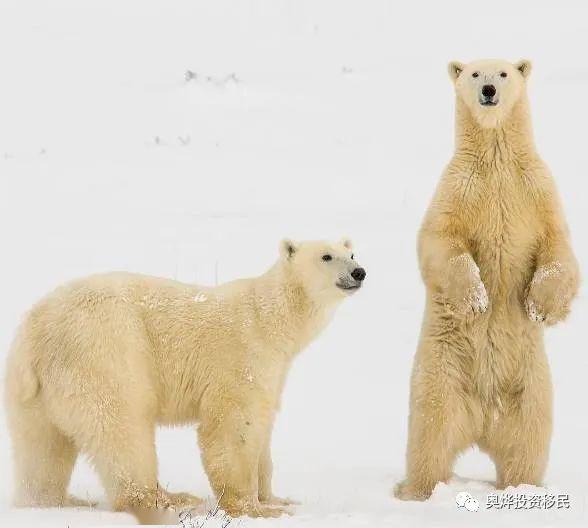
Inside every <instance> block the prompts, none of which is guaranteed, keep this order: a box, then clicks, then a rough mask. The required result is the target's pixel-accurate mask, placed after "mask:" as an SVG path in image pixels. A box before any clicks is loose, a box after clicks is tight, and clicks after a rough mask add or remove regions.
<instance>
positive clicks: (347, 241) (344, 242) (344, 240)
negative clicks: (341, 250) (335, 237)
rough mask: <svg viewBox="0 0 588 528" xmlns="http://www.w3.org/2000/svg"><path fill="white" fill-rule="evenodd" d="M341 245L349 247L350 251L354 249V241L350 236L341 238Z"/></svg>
mask: <svg viewBox="0 0 588 528" xmlns="http://www.w3.org/2000/svg"><path fill="white" fill-rule="evenodd" d="M341 245H342V246H343V247H345V248H347V249H349V250H350V251H351V250H352V249H353V242H351V239H350V238H347V237H345V238H342V239H341Z"/></svg>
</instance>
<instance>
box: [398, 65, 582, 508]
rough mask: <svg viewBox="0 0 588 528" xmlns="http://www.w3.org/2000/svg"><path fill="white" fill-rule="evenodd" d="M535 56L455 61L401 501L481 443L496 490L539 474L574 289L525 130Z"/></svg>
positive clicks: (553, 196)
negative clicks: (546, 342) (547, 347)
mask: <svg viewBox="0 0 588 528" xmlns="http://www.w3.org/2000/svg"><path fill="white" fill-rule="evenodd" d="M530 71H531V64H530V62H529V61H526V60H523V61H521V62H518V63H516V64H511V63H509V62H506V61H502V60H483V61H477V62H472V63H470V64H461V63H459V62H452V63H451V64H450V65H449V72H450V75H451V78H452V79H453V81H454V83H455V91H456V146H455V153H454V155H453V158H452V159H451V161H450V163H449V166H448V167H447V169H446V170H445V173H444V174H443V177H442V178H441V181H440V183H439V185H438V188H437V190H436V193H435V195H434V197H433V200H432V203H431V204H430V206H429V209H428V211H427V213H426V215H425V218H424V222H423V224H422V227H421V230H420V234H419V240H418V254H419V264H420V269H421V274H422V278H423V281H424V283H425V286H426V292H427V295H426V308H425V315H424V321H423V326H422V330H421V337H420V343H419V346H418V350H417V352H416V357H415V362H414V367H413V372H412V378H411V395H410V416H409V433H408V447H407V477H406V479H405V480H404V481H403V482H401V483H399V484H398V485H397V486H396V488H395V495H396V497H398V498H400V499H407V500H412V499H416V500H423V499H426V498H428V497H429V496H430V494H431V493H432V491H433V488H434V487H435V485H436V483H437V482H439V481H446V480H447V479H448V478H449V477H450V476H451V471H452V465H453V462H454V460H455V458H456V456H457V455H458V454H459V453H460V452H462V451H464V450H465V449H466V448H467V447H468V446H470V445H472V444H477V445H478V446H479V447H480V449H481V450H483V451H484V452H486V453H488V454H489V455H490V457H491V458H492V459H493V461H494V463H495V465H496V474H497V487H499V488H504V487H506V486H510V485H512V486H516V485H517V484H521V483H528V484H535V485H538V484H540V483H541V480H542V477H543V474H544V471H545V467H546V464H547V457H548V449H549V442H550V437H551V421H552V418H551V412H552V407H551V406H552V402H551V400H552V396H551V381H550V374H549V367H548V363H547V358H546V355H545V352H544V348H543V327H544V325H551V324H554V323H556V322H558V321H561V320H562V319H564V317H565V316H566V315H567V313H568V311H569V306H570V301H571V300H572V298H573V297H574V296H575V294H576V292H577V290H578V285H579V274H578V266H577V263H576V259H575V257H574V254H573V252H572V249H571V247H570V241H569V237H568V230H567V227H566V223H565V220H564V216H563V213H562V210H561V207H560V203H559V199H558V196H557V192H556V188H555V184H554V181H553V179H552V177H551V174H550V173H549V170H548V168H547V167H546V165H545V164H544V162H543V161H542V160H541V158H540V157H539V155H538V154H537V151H536V150H535V145H534V143H533V136H532V132H531V121H530V118H529V104H528V100H527V94H526V84H527V78H528V76H529V73H530Z"/></svg>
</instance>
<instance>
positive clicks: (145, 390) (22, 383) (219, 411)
mask: <svg viewBox="0 0 588 528" xmlns="http://www.w3.org/2000/svg"><path fill="white" fill-rule="evenodd" d="M364 278H365V271H364V269H363V268H361V267H360V266H359V265H358V264H357V262H356V261H355V260H354V256H353V253H352V247H351V243H350V242H349V241H348V240H343V241H341V242H338V243H327V242H316V241H313V242H301V243H295V242H292V241H288V240H286V241H284V242H282V244H281V256H280V258H279V260H278V261H277V262H276V264H275V265H274V266H273V267H272V268H271V269H270V270H269V271H267V272H266V273H265V274H263V275H261V276H260V277H257V278H252V279H243V280H237V281H234V282H230V283H227V284H224V285H221V286H218V287H213V288H203V287H198V286H194V285H188V284H182V283H179V282H175V281H172V280H165V279H159V278H154V277H146V276H142V275H134V274H128V273H112V274H106V275H97V276H93V277H89V278H86V279H82V280H77V281H75V282H72V283H70V284H67V285H65V286H63V287H61V288H58V289H57V290H55V291H54V292H53V293H51V294H50V295H48V296H47V297H46V298H45V299H43V300H42V301H40V302H39V303H38V304H37V305H36V306H35V307H33V309H32V310H31V311H30V313H29V314H28V315H27V317H26V319H25V321H24V323H23V325H22V327H21V328H20V331H19V333H18V335H17V337H16V340H15V343H14V345H13V348H12V350H11V353H10V356H9V362H8V368H7V394H6V397H7V406H8V422H9V427H10V433H11V436H12V441H13V448H14V465H15V478H16V482H15V493H16V497H15V500H16V504H17V505H25V506H64V505H65V506H67V505H82V504H84V501H80V500H79V499H76V498H74V497H70V496H68V495H67V485H68V482H69V479H70V475H71V471H72V468H73V465H74V462H75V460H76V458H77V456H78V453H79V452H83V453H85V454H87V455H88V456H89V457H90V459H91V461H92V462H93V464H94V465H95V467H96V470H97V471H98V473H99V476H100V478H101V480H102V482H103V484H104V487H105V489H106V492H107V495H108V498H109V499H110V501H111V502H112V504H113V506H114V507H115V509H117V510H131V511H136V509H137V508H140V509H142V510H143V509H145V508H147V509H149V508H155V507H158V506H162V505H163V506H169V507H172V508H176V509H179V508H184V507H189V506H193V505H194V504H198V503H199V502H201V501H200V500H199V499H197V498H196V497H193V496H191V495H189V494H185V493H183V494H182V493H176V494H174V493H169V492H167V491H165V490H162V489H161V488H160V487H159V486H158V483H157V461H156V452H155V444H154V435H155V427H156V424H187V423H195V422H197V423H198V424H199V425H198V436H199V443H200V448H201V451H202V460H203V464H204V468H205V470H206V472H207V474H208V477H209V480H210V483H211V486H212V489H213V491H214V492H215V494H216V495H217V497H219V498H220V506H221V507H222V508H223V509H224V510H225V511H226V512H228V513H229V514H231V515H244V514H246V515H250V516H277V515H280V514H281V513H283V512H284V511H285V507H286V506H287V505H288V504H289V501H288V500H285V499H279V498H277V497H275V496H274V495H273V494H272V489H271V476H272V462H271V455H270V437H271V430H272V424H273V420H274V415H275V413H276V411H277V408H278V404H279V398H280V394H281V391H282V388H283V384H284V380H285V376H286V374H287V371H288V368H289V366H290V364H291V361H292V359H293V357H294V356H295V355H296V354H297V353H298V352H299V351H300V350H301V349H302V348H304V347H305V346H306V345H307V344H308V343H309V342H310V341H311V340H313V339H314V338H315V337H316V336H317V335H318V334H319V332H320V331H321V330H322V329H323V328H324V327H325V325H326V324H327V323H328V322H329V320H330V318H331V316H332V315H333V312H334V310H335V308H336V307H337V305H338V304H339V303H340V302H341V301H342V300H343V299H345V298H346V297H348V296H349V295H350V294H351V293H353V292H355V291H357V290H358V289H359V288H360V287H361V285H362V282H363V280H364Z"/></svg>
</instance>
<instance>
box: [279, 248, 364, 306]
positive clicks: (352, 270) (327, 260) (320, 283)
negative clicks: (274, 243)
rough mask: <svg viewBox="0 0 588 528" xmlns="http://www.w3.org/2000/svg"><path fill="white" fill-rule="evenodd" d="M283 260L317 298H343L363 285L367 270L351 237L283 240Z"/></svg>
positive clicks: (296, 278) (291, 273) (315, 298)
mask: <svg viewBox="0 0 588 528" xmlns="http://www.w3.org/2000/svg"><path fill="white" fill-rule="evenodd" d="M280 255H281V260H282V264H283V266H284V267H285V269H286V270H287V271H288V272H289V274H290V276H292V277H294V279H295V280H296V282H298V283H299V284H301V285H302V287H303V288H304V290H305V291H306V292H307V293H308V294H309V295H310V296H311V297H312V298H313V299H314V300H316V301H317V302H319V303H328V302H331V301H337V300H340V299H343V298H344V297H346V296H347V295H350V294H351V293H353V292H356V291H357V290H359V288H361V285H362V284H363V280H364V279H365V276H366V272H365V270H364V269H363V268H362V267H361V266H360V265H359V264H358V263H357V261H356V259H355V255H354V254H353V245H352V243H351V241H350V240H348V239H343V240H341V241H339V242H336V243H330V242H323V241H305V242H294V241H293V240H289V239H286V240H282V242H281V244H280Z"/></svg>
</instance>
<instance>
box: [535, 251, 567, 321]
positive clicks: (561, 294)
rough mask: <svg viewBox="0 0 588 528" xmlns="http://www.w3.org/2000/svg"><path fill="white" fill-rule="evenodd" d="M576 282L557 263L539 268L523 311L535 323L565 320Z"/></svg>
mask: <svg viewBox="0 0 588 528" xmlns="http://www.w3.org/2000/svg"><path fill="white" fill-rule="evenodd" d="M576 284H577V280H576V277H575V276H570V275H568V274H567V273H566V272H565V270H564V267H563V266H562V265H561V263H559V262H552V263H551V264H547V265H544V266H540V267H539V268H537V270H536V271H535V274H534V275H533V279H532V280H531V283H530V284H529V287H528V290H527V298H526V299H525V310H526V312H527V316H528V317H529V319H530V320H531V321H533V322H536V323H545V324H547V325H552V324H555V323H557V322H559V321H562V320H563V319H565V318H566V316H567V315H568V313H569V312H570V303H571V300H572V298H573V297H574V295H575V291H576V286H575V285H576Z"/></svg>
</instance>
